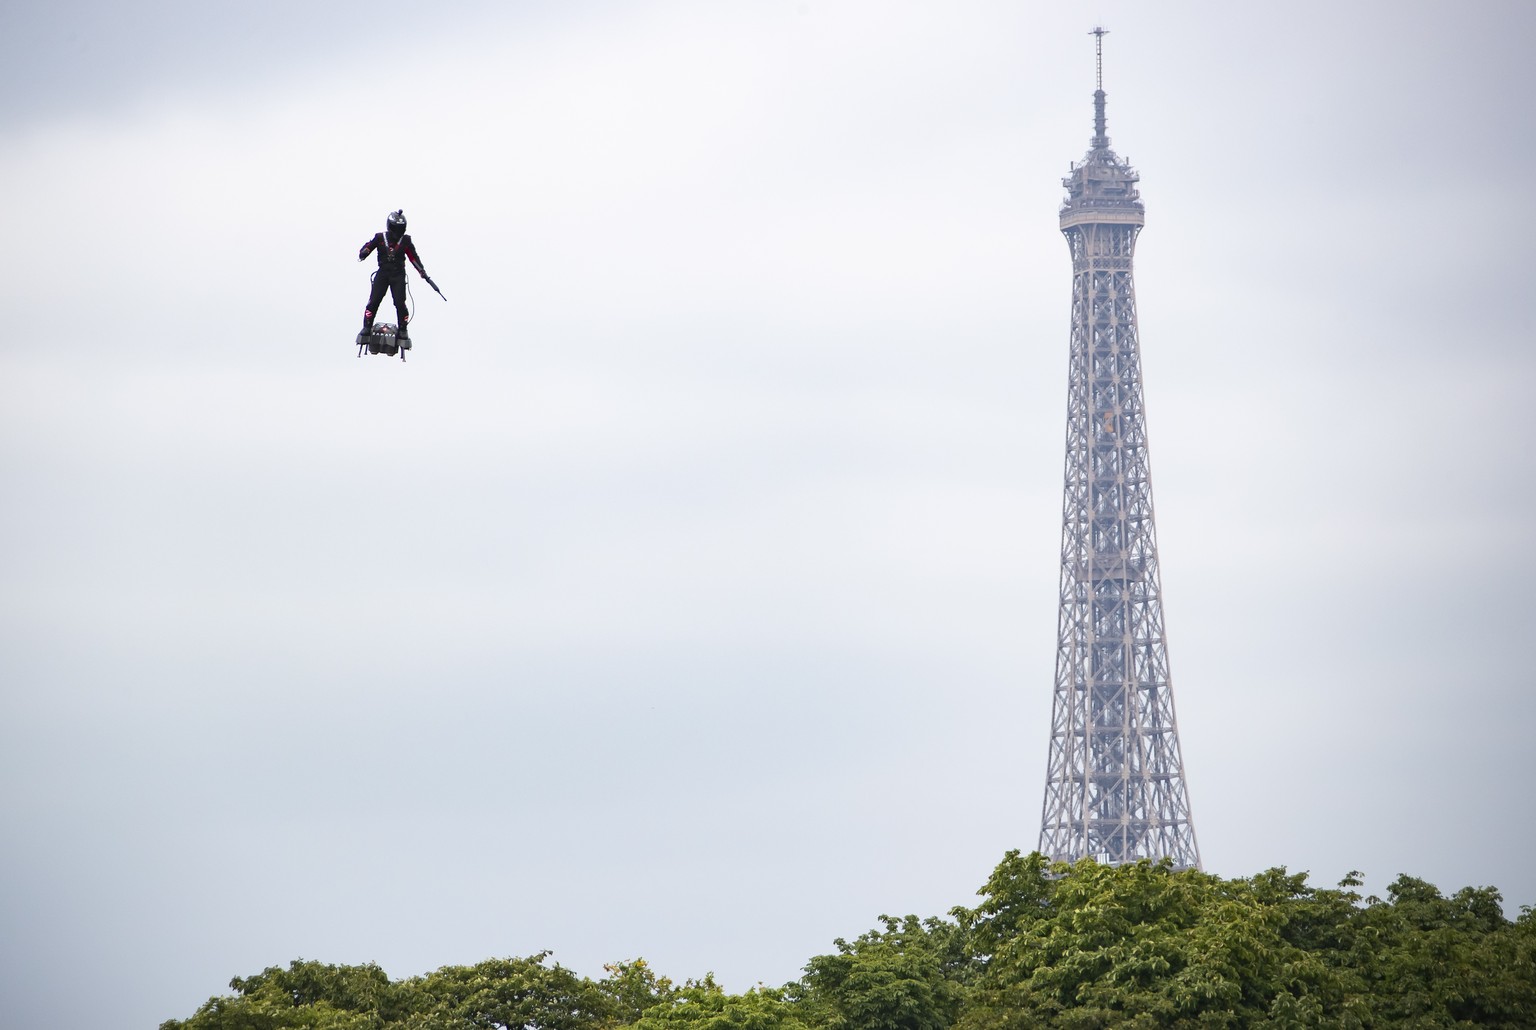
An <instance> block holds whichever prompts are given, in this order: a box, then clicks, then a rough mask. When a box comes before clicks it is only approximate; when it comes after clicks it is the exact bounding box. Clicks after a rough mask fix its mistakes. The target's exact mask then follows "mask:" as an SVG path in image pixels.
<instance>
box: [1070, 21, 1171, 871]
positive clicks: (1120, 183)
mask: <svg viewBox="0 0 1536 1030" xmlns="http://www.w3.org/2000/svg"><path fill="white" fill-rule="evenodd" d="M1104 33H1105V30H1104V29H1101V28H1097V29H1094V30H1093V32H1092V35H1093V36H1094V37H1095V44H1096V45H1095V50H1096V55H1097V58H1098V88H1097V90H1096V91H1095V92H1094V94H1093V141H1092V144H1091V146H1090V148H1089V150H1088V153H1087V155H1086V156H1085V157H1084V158H1083V160H1082V161H1081V162H1079V163H1077V164H1074V165H1073V166H1072V168H1071V174H1070V175H1068V176H1067V177H1066V178H1065V179H1063V180H1062V184H1063V185H1064V186H1065V187H1066V188H1067V198H1066V201H1065V203H1064V204H1063V205H1062V207H1061V231H1062V234H1063V235H1065V236H1066V238H1067V248H1068V250H1069V251H1070V253H1071V257H1072V330H1071V338H1070V351H1071V356H1070V362H1069V376H1068V386H1067V456H1066V487H1065V491H1064V495H1063V503H1062V530H1061V607H1060V616H1059V621H1058V628H1057V649H1056V687H1055V694H1054V697H1053V700H1052V708H1051V743H1050V757H1049V760H1048V762H1047V768H1046V785H1045V803H1044V806H1043V810H1042V814H1041V820H1040V851H1041V852H1042V853H1044V854H1045V855H1047V856H1048V857H1050V858H1052V859H1059V860H1065V861H1076V860H1078V859H1081V858H1093V859H1096V860H1098V861H1100V862H1104V863H1108V864H1112V865H1118V864H1122V863H1127V862H1135V861H1137V860H1139V859H1143V858H1150V859H1161V858H1169V859H1171V860H1172V861H1173V865H1174V866H1175V867H1176V868H1181V869H1183V868H1191V867H1193V868H1199V866H1200V851H1199V848H1198V846H1197V845H1196V843H1195V829H1194V824H1193V823H1192V822H1191V820H1190V808H1189V795H1188V790H1187V789H1186V785H1185V778H1184V760H1183V755H1182V752H1181V751H1180V748H1179V733H1178V724H1177V722H1176V721H1175V718H1174V708H1173V688H1172V684H1171V683H1170V680H1169V674H1168V649H1167V643H1166V640H1165V638H1164V629H1163V601H1162V586H1161V574H1160V570H1159V566H1158V560H1157V531H1156V526H1155V524H1154V521H1153V514H1152V476H1151V468H1150V463H1149V460H1148V451H1147V427H1146V414H1145V409H1144V404H1143V399H1142V380H1141V349H1140V344H1139V342H1138V339H1137V331H1136V289H1135V284H1134V281H1133V277H1132V256H1133V253H1134V251H1135V247H1136V236H1137V234H1138V233H1140V231H1141V227H1142V225H1143V223H1144V220H1145V219H1144V212H1143V208H1142V204H1141V197H1140V194H1139V193H1138V192H1137V189H1136V185H1137V183H1138V182H1139V181H1140V179H1139V176H1138V175H1137V174H1136V172H1135V170H1133V169H1132V168H1131V166H1130V164H1129V162H1127V161H1124V160H1122V159H1121V158H1120V157H1118V156H1117V155H1116V154H1115V152H1114V151H1113V150H1112V149H1110V145H1109V136H1108V135H1107V134H1106V129H1105V117H1104V80H1103V52H1104V51H1103V45H1104Z"/></svg>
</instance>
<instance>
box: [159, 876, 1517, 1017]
mask: <svg viewBox="0 0 1536 1030" xmlns="http://www.w3.org/2000/svg"><path fill="white" fill-rule="evenodd" d="M1358 886H1360V882H1359V880H1358V879H1357V877H1356V876H1354V875H1351V877H1349V878H1347V879H1346V880H1345V881H1344V882H1343V883H1341V884H1339V885H1338V887H1336V888H1317V887H1313V886H1311V885H1309V884H1308V883H1307V881H1306V876H1305V874H1292V873H1289V872H1287V871H1286V870H1285V869H1283V868H1276V869H1270V870H1267V871H1265V872H1262V873H1259V874H1258V875H1256V876H1252V877H1245V878H1238V879H1231V880H1227V879H1222V878H1220V877H1217V876H1214V875H1211V874H1209V873H1202V872H1199V871H1197V870H1181V871H1175V870H1173V869H1172V868H1170V867H1169V866H1168V865H1167V864H1166V863H1164V864H1161V865H1159V864H1154V863H1148V862H1142V863H1138V864H1136V865H1126V866H1118V867H1111V866H1101V865H1097V864H1095V863H1093V862H1091V861H1084V862H1080V863H1077V864H1076V865H1072V866H1068V865H1064V864H1055V865H1053V864H1051V863H1049V862H1048V861H1047V860H1046V859H1045V858H1043V857H1042V856H1040V855H1038V854H1031V855H1023V854H1020V853H1019V852H1009V853H1008V854H1007V855H1006V856H1004V858H1003V861H1002V862H1001V863H1000V864H999V865H998V866H997V868H996V869H995V870H994V871H993V873H992V875H991V876H990V877H989V878H988V880H987V882H986V884H984V885H983V886H982V888H981V890H980V891H978V894H979V895H980V898H981V901H980V903H979V904H978V905H976V907H974V908H965V907H960V908H955V909H953V910H951V911H950V912H949V913H948V915H947V916H945V917H929V918H926V919H920V918H918V917H917V916H910V915H909V916H905V917H902V918H894V917H891V916H881V917H880V919H879V924H880V925H879V926H878V927H877V928H875V929H872V930H870V931H868V932H866V933H864V934H862V935H861V936H859V937H857V938H855V939H854V940H852V941H851V942H850V941H847V940H843V939H839V940H837V941H835V942H834V948H835V950H834V951H833V952H830V953H828V954H825V955H817V956H815V957H813V958H811V959H810V960H809V961H808V962H807V963H806V965H805V967H804V970H803V975H802V976H801V977H800V979H798V980H796V981H794V982H792V983H789V984H785V985H783V986H782V987H778V988H770V987H764V986H761V985H760V986H758V987H756V988H753V989H752V990H749V991H746V992H745V993H741V994H732V993H730V992H728V991H726V990H725V989H723V988H722V987H721V986H720V985H719V984H718V983H716V982H715V980H714V978H713V977H712V976H705V977H704V978H703V979H702V980H687V981H684V982H683V983H681V984H677V983H674V982H673V981H672V980H670V979H668V978H667V977H665V976H662V975H660V974H658V973H657V972H655V971H654V970H652V969H651V967H650V966H649V965H648V964H647V963H646V962H645V960H644V959H634V960H631V961H626V962H619V963H615V964H613V965H609V966H607V967H605V969H604V974H605V975H603V976H602V977H600V978H598V979H595V980H594V979H590V978H588V977H584V976H581V975H578V974H577V973H575V972H573V971H571V970H568V969H565V968H564V967H562V966H560V965H559V964H558V963H551V962H549V955H548V953H540V954H535V955H531V956H528V957H526V958H507V959H488V960H486V961H484V962H480V963H478V964H476V965H473V966H445V967H443V968H442V969H439V970H437V971H436V972H433V973H429V974H427V975H425V976H418V977H411V978H407V979H403V980H391V979H390V978H389V977H388V976H387V975H386V974H385V972H384V971H383V970H382V969H380V968H379V967H378V966H376V965H373V964H367V965H360V966H344V965H342V966H338V965H328V964H324V963H320V962H313V961H304V960H297V961H294V962H292V963H290V964H289V965H288V966H287V967H286V968H282V967H276V966H274V967H272V968H269V969H265V970H263V971H262V972H260V973H257V974H255V975H254V976H250V977H236V978H235V979H233V980H231V981H230V988H231V989H232V991H233V992H234V993H233V994H231V995H221V996H217V997H214V998H210V999H209V1001H208V1002H207V1003H206V1004H205V1005H203V1006H202V1007H201V1008H199V1009H198V1010H197V1012H195V1013H194V1014H193V1015H191V1016H190V1017H188V1018H187V1019H184V1020H176V1019H171V1020H167V1021H166V1022H165V1023H162V1024H161V1030H289V1028H305V1030H621V1028H624V1030H628V1028H633V1030H1025V1028H1028V1027H1038V1026H1045V1027H1063V1028H1083V1030H1086V1028H1098V1027H1202V1028H1204V1027H1266V1028H1284V1027H1337V1028H1356V1027H1360V1028H1368V1027H1389V1026H1390V1027H1421V1028H1427V1030H1428V1028H1433V1030H1439V1028H1454V1027H1499V1028H1510V1030H1516V1028H1536V914H1533V912H1532V911H1531V909H1530V908H1526V909H1525V910H1523V912H1522V914H1521V915H1520V916H1519V917H1518V918H1517V919H1513V920H1511V919H1508V918H1507V917H1506V916H1505V915H1504V912H1503V909H1502V906H1501V900H1502V899H1501V898H1500V896H1499V893H1498V891H1496V890H1494V889H1492V888H1488V887H1482V888H1471V887H1468V888H1465V889H1463V890H1460V891H1457V892H1456V893H1455V894H1453V895H1451V896H1449V897H1447V896H1445V895H1442V894H1441V893H1440V891H1439V890H1438V889H1437V888H1436V887H1434V886H1433V885H1431V884H1429V883H1426V882H1424V881H1423V880H1419V879H1416V878H1414V877H1411V876H1401V877H1399V878H1398V879H1397V880H1396V881H1394V882H1393V884H1392V885H1391V886H1390V887H1389V888H1388V891H1387V894H1388V896H1387V898H1386V899H1385V900H1384V899H1381V898H1375V897H1371V898H1362V897H1361V896H1360V895H1359V893H1357V892H1356V890H1355V888H1356V887H1358Z"/></svg>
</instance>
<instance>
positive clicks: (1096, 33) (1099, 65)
mask: <svg viewBox="0 0 1536 1030" xmlns="http://www.w3.org/2000/svg"><path fill="white" fill-rule="evenodd" d="M1088 35H1090V36H1092V37H1093V64H1094V90H1093V149H1095V150H1103V149H1104V148H1105V147H1107V146H1109V136H1107V135H1106V134H1105V124H1104V37H1105V36H1107V35H1109V30H1108V29H1106V28H1105V27H1104V26H1102V25H1095V26H1094V27H1093V28H1091V29H1089V30H1088Z"/></svg>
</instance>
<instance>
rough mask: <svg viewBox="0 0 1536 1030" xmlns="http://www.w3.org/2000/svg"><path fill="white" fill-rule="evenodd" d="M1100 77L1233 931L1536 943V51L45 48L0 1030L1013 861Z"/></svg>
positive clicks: (33, 194) (29, 306)
mask: <svg viewBox="0 0 1536 1030" xmlns="http://www.w3.org/2000/svg"><path fill="white" fill-rule="evenodd" d="M315 6H318V7H319V9H318V10H316V9H314V8H315ZM1098 22H1103V23H1105V24H1107V25H1108V27H1109V28H1110V30H1111V33H1110V35H1109V36H1108V37H1106V39H1105V46H1106V57H1105V72H1104V78H1105V88H1106V89H1107V90H1108V94H1109V107H1108V113H1109V133H1110V136H1111V137H1112V139H1113V143H1114V146H1115V149H1116V150H1117V151H1118V152H1119V153H1120V154H1121V155H1123V156H1126V157H1128V158H1129V159H1130V160H1131V161H1132V162H1133V163H1134V164H1135V165H1136V166H1137V168H1138V169H1139V170H1140V172H1141V174H1142V177H1143V178H1142V195H1143V199H1144V201H1145V203H1146V207H1147V227H1146V229H1145V231H1144V233H1143V234H1142V237H1141V244H1140V247H1139V249H1138V253H1137V280H1138V300H1139V314H1140V329H1141V341H1142V347H1143V355H1144V367H1145V376H1146V393H1147V401H1148V410H1149V416H1148V424H1149V428H1150V438H1151V448H1152V458H1153V468H1154V470H1155V480H1156V500H1157V515H1158V530H1159V540H1160V545H1161V558H1162V566H1163V581H1164V584H1163V585H1164V591H1165V593H1164V600H1165V609H1166V615H1167V625H1168V639H1169V653H1170V658H1171V664H1172V668H1173V678H1174V691H1175V698H1176V702H1177V707H1178V715H1179V720H1180V731H1181V739H1182V744H1183V749H1184V754H1185V759H1186V766H1187V772H1188V782H1189V787H1190V796H1191V801H1192V804H1193V811H1194V818H1195V825H1196V830H1197V833H1198V836H1199V841H1200V847H1201V851H1202V855H1203V857H1204V861H1205V866H1206V868H1207V869H1208V870H1210V871H1212V872H1215V873H1218V874H1221V875H1223V876H1241V875H1249V874H1252V873H1255V872H1258V871H1260V870H1262V869H1265V868H1267V867H1270V866H1275V865H1284V866H1287V867H1289V868H1290V869H1291V870H1293V871H1298V870H1306V871H1309V872H1310V873H1311V875H1312V879H1313V882H1314V883H1317V884H1320V885H1324V886H1328V885H1332V884H1334V883H1335V882H1337V880H1338V879H1340V878H1341V877H1342V876H1344V874H1346V873H1347V872H1348V871H1349V870H1351V869H1360V870H1363V871H1364V872H1365V874H1366V877H1365V878H1366V882H1367V886H1368V888H1369V889H1371V890H1375V891H1379V892H1380V891H1384V889H1385V886H1386V884H1387V883H1389V882H1390V881H1391V880H1392V879H1393V878H1394V877H1395V876H1396V875H1397V874H1398V873H1400V872H1408V873H1411V874H1413V875H1416V876H1420V877H1423V878H1426V879H1429V880H1431V881H1432V882H1434V883H1436V884H1437V885H1439V886H1440V887H1441V888H1442V889H1444V890H1446V891H1454V890H1456V889H1458V888H1460V887H1463V886H1468V885H1478V886H1481V885H1492V886H1496V887H1498V888H1500V889H1501V890H1502V891H1503V892H1504V896H1505V899H1506V902H1507V903H1508V909H1509V911H1510V913H1511V914H1515V913H1516V912H1518V909H1519V906H1520V905H1522V904H1532V903H1536V863H1533V862H1532V861H1531V854H1532V853H1533V850H1536V828H1533V822H1536V817H1533V812H1536V803H1533V801H1532V799H1531V784H1532V782H1533V781H1536V758H1533V753H1536V752H1533V744H1532V732H1533V731H1532V726H1533V724H1536V700H1533V688H1536V672H1533V665H1532V642H1533V639H1536V632H1533V625H1532V624H1533V619H1536V600H1533V594H1532V591H1531V589H1530V584H1531V582H1532V581H1533V578H1536V546H1533V543H1532V532H1533V530H1536V517H1533V514H1532V504H1533V500H1536V463H1533V459H1532V456H1531V446H1530V440H1531V435H1532V434H1531V432H1530V429H1529V428H1528V427H1529V423H1530V405H1529V399H1528V393H1529V384H1530V383H1531V381H1532V376H1533V373H1536V357H1533V348H1532V343H1533V340H1532V329H1531V324H1530V317H1529V311H1530V309H1531V308H1532V306H1533V301H1536V295H1533V294H1536V291H1533V289H1532V286H1531V276H1532V269H1531V262H1530V259H1529V258H1530V255H1529V250H1530V240H1531V239H1532V238H1533V235H1536V196H1533V193H1532V190H1531V188H1530V186H1529V184H1528V182H1527V179H1528V178H1529V175H1530V169H1531V167H1532V163H1533V159H1536V129H1533V121H1532V119H1531V117H1530V113H1529V104H1530V99H1531V97H1532V96H1536V66H1533V65H1532V63H1531V62H1530V60H1529V49H1530V46H1531V44H1532V42H1533V41H1536V7H1533V6H1532V5H1530V4H1528V3H1524V2H1507V3H1495V2H1473V3H1464V4H1454V5H1453V4H1450V3H1444V4H1440V3H1435V4H1431V3H1424V2H1420V3H1417V4H1402V3H1384V2H1382V3H1365V2H1361V3H1348V2H1346V3H1337V2H1329V3H1321V2H1300V3H1290V4H1285V5H1266V6H1262V7H1253V8H1250V7H1243V6H1233V5H1231V4H1215V3H1183V4H1176V3H1160V4H1156V5H1149V4H1142V3H1128V2H1121V0H1096V2H1095V3H1093V4H1091V5H1090V4H1078V3H1072V2H1068V3H1060V4H1055V5H1044V4H1024V3H1017V2H1015V3H1003V2H996V3H989V2H981V0H976V2H960V3H943V4H940V3H913V2H900V0H896V2H889V0H887V2H876V0H867V2H860V0H802V2H795V0H740V2H731V3H719V2H704V0H699V2H686V0H657V2H651V3H645V2H631V3H617V2H613V3H605V2H562V3H531V2H524V3H503V4H490V3H487V4H484V5H477V4H470V3H457V4H456V3H439V4H435V5H426V4H420V3H412V4H405V3H398V2H391V3H350V2H349V3H334V4H326V5H311V4H310V3H308V2H297V0H295V2H291V3H271V4H257V5H234V6H231V5H209V4H205V3H192V2H185V3H161V4H158V5H155V4H151V5H150V6H149V7H148V8H146V7H144V6H143V5H132V6H131V7H130V6H128V5H121V4H117V3H105V2H103V3H87V2H81V0H75V2H68V3H64V4H52V5H49V4H28V5H23V4H19V3H10V4H6V5H4V6H3V7H0V96H4V97H5V98H6V99H7V102H6V103H5V104H4V105H0V186H3V196H4V200H5V207H4V219H3V222H0V225H3V228H4V248H3V254H4V256H3V258H0V262H3V265H0V270H3V276H0V315H3V327H4V331H3V333H0V484H3V503H0V541H3V543H0V826H3V830H0V884H3V886H0V1022H3V1023H4V1024H5V1025H6V1026H8V1027H11V1026H14V1027H33V1026H45V1025H46V1026H50V1027H61V1028H66V1030H68V1028H84V1027H98V1026H123V1027H130V1026H139V1027H142V1026H153V1025H155V1024H157V1023H158V1022H159V1021H160V1020H163V1019H167V1018H171V1017H185V1016H187V1015H190V1014H191V1012H192V1011H193V1010H194V1009H195V1008H196V1006H197V1005H198V1004H200V1003H201V1002H202V1001H204V1000H206V999H207V998H208V997H209V996H210V995H211V994H215V993H221V992H223V991H224V990H226V984H227V982H228V980H229V979H230V977H232V976H236V975H249V974H251V973H254V972H256V971H258V970H260V969H261V968H263V967H265V966H268V965H274V964H286V963H287V962H288V961H290V960H292V959H294V958H298V957H304V958H313V959H320V960H323V961H328V962H347V963H352V962H365V961H370V960H372V961H377V962H379V963H380V964H381V965H382V966H383V967H384V968H385V969H386V970H387V971H388V972H389V973H390V974H391V975H392V976H396V977H402V976H408V975H413V974H418V973H423V972H426V971H428V970H431V969H435V968H437V967H439V966H441V965H444V964H448V963H464V962H474V961H478V960H480V959H483V958H488V957H492V956H505V955H524V954H529V953H532V952H535V951H538V950H541V949H545V948H549V949H553V950H554V957H555V959H556V960H558V961H560V962H561V963H563V964H565V965H567V966H570V967H572V968H574V969H576V970H577V971H578V972H581V973H583V974H586V975H594V976H595V975H600V973H601V966H602V963H604V962H606V961H614V960H619V959H626V958H632V957H635V956H645V957H646V958H647V959H649V960H650V961H651V963H652V964H653V965H654V966H656V967H657V968H658V969H659V970H660V971H662V972H664V973H666V974H668V975H670V976H673V977H675V978H683V977H687V976H701V975H703V974H704V973H705V972H707V971H710V970H713V971H714V972H715V973H716V974H717V975H718V976H719V977H720V979H721V980H722V981H723V982H724V983H725V984H726V985H727V986H728V987H730V988H731V989H733V990H741V989H745V988H746V987H748V986H750V985H752V984H753V983H756V982H758V981H764V982H767V983H770V984H777V983H782V982H784V981H786V980H789V979H792V978H794V977H795V976H797V975H798V973H799V969H800V967H801V965H802V964H803V963H804V962H805V960H806V959H807V958H809V957H810V956H812V955H814V954H818V953H821V952H825V951H828V950H831V948H832V940H833V938H835V937H837V936H850V937H851V936H855V935H857V934H859V933H861V932H863V931H864V930H866V929H869V928H870V927H872V926H873V925H874V923H875V921H876V917H877V916H878V915H880V914H881V913H883V912H889V913H893V914H901V913H907V912H913V913H916V914H918V915H936V914H942V913H944V912H945V911H947V910H948V909H949V908H950V907H951V906H953V905H957V904H967V903H970V902H971V901H972V900H973V892H974V891H975V889H976V888H977V887H978V886H980V884H981V883H982V882H983V880H984V879H985V877H986V875H987V873H988V872H989V871H990V869H991V868H992V866H993V865H995V864H996V862H997V861H998V860H999V859H1000V858H1001V857H1002V854H1003V852H1004V851H1005V850H1006V849H1009V848H1021V849H1024V850H1029V849H1032V848H1033V847H1034V846H1035V844H1036V842H1037V840H1038V832H1039V817H1040V805H1041V798H1042V791H1043V786H1044V775H1045V763H1046V752H1047V734H1048V726H1049V717H1050V701H1051V689H1052V677H1053V670H1054V648H1055V635H1056V608H1055V605H1056V581H1057V571H1058V570H1057V561H1058V548H1059V542H1060V508H1061V489H1062V454H1063V442H1064V419H1065V410H1066V373H1067V330H1068V316H1069V310H1068V301H1069V291H1070V266H1069V263H1068V258H1067V251H1066V247H1065V244H1064V242H1063V241H1062V238H1061V236H1060V234H1059V231H1058V229H1057V225H1056V214H1057V207H1058V205H1059V203H1060V201H1061V199H1062V196H1063V190H1062V188H1061V184H1060V180H1061V177H1062V176H1063V175H1065V174H1066V173H1067V171H1068V167H1069V164H1070V162H1072V161H1074V160H1076V159H1078V158H1080V157H1081V156H1082V154H1083V153H1084V152H1085V150H1086V149H1087V146H1088V142H1089V138H1090V136H1091V134H1092V91H1093V40H1092V38H1091V37H1090V36H1088V35H1087V31H1088V29H1090V28H1092V27H1093V25H1094V24H1095V23H1098ZM397 207H403V208H404V210H405V213H406V215H407V217H408V218H409V220H410V228H411V232H412V235H413V236H414V237H415V239H416V242H417V245H418V248H419V250H420V252H421V254H422V257H423V258H424V260H425V263H426V267H427V269H428V271H429V272H431V273H432V274H433V277H434V278H435V279H436V280H437V282H438V284H439V285H440V286H441V287H442V288H443V290H444V292H445V293H446V294H447V296H448V298H449V302H447V303H444V302H443V301H441V300H439V299H438V298H437V297H436V296H435V295H433V294H432V293H430V291H428V290H427V289H426V288H425V287H424V286H422V285H421V284H420V283H419V282H418V283H417V284H416V285H417V288H416V289H415V291H414V303H415V306H416V308H417V312H418V315H417V319H416V321H415V323H414V326H415V329H414V336H415V341H416V348H415V350H414V351H413V352H412V354H411V358H410V361H409V362H408V363H405V364H402V363H400V362H399V361H395V360H390V359H386V358H383V357H367V358H362V359H359V358H358V357H356V351H355V348H354V347H353V346H352V344H351V340H352V337H353V334H354V333H355V332H356V329H357V326H358V323H359V321H360V314H361V309H362V306H363V302H364V300H365V298H366V295H367V289H368V274H369V271H370V265H371V262H370V265H359V264H358V263H357V261H356V260H355V257H354V255H355V253H356V250H357V248H358V247H359V246H360V245H361V244H362V243H363V242H364V241H365V240H366V239H367V238H368V237H369V236H370V235H371V234H373V233H374V232H376V231H378V230H380V229H381V228H382V227H383V221H384V217H385V215H386V214H387V212H389V211H390V210H392V209H394V208H397ZM389 315H390V311H389V309H388V307H387V306H386V317H389Z"/></svg>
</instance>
